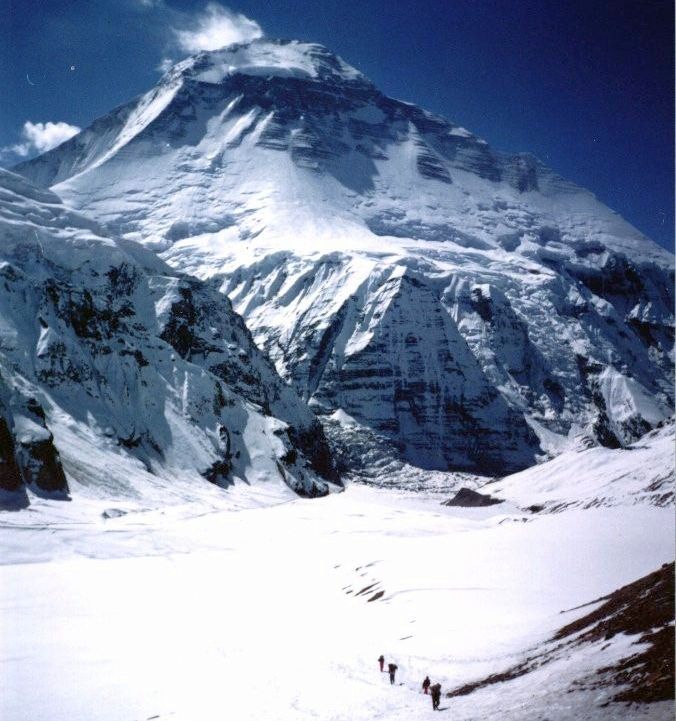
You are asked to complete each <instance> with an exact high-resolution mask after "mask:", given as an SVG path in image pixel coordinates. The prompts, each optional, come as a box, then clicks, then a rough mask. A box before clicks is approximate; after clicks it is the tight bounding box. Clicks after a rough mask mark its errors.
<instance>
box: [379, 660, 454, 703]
mask: <svg viewBox="0 0 676 721" xmlns="http://www.w3.org/2000/svg"><path fill="white" fill-rule="evenodd" d="M378 664H379V665H380V672H381V673H382V672H383V671H384V670H385V656H383V655H382V654H380V657H379V658H378ZM398 668H399V666H397V664H396V663H388V664H387V672H388V673H389V675H390V683H391V684H392V685H394V675H395V674H396V673H397V669H398ZM422 690H423V693H424V694H425V695H428V694H429V695H430V696H431V697H432V710H433V711H437V710H438V709H439V703H440V701H441V684H440V683H434V684H433V683H432V682H431V681H430V677H429V676H425V680H424V681H423V682H422Z"/></svg>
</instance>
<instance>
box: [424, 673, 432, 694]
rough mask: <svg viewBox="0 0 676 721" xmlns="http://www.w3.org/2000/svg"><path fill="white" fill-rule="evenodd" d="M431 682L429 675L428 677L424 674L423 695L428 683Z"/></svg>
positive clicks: (428, 685)
mask: <svg viewBox="0 0 676 721" xmlns="http://www.w3.org/2000/svg"><path fill="white" fill-rule="evenodd" d="M431 683H432V682H431V681H430V677H429V676H425V680H424V681H423V682H422V688H423V693H424V694H425V695H427V691H428V690H429V687H430V684H431Z"/></svg>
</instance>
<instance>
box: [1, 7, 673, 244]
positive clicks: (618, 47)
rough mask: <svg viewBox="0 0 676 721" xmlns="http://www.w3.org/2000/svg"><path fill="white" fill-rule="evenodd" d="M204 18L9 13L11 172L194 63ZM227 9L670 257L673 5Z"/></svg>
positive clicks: (148, 12) (5, 120)
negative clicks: (347, 67)
mask: <svg viewBox="0 0 676 721" xmlns="http://www.w3.org/2000/svg"><path fill="white" fill-rule="evenodd" d="M206 5H207V4H206V2H204V0H200V1H199V2H197V1H192V0H186V1H182V2H179V1H174V0H97V1H96V2H93V1H92V0H67V1H66V0H58V1H57V0H41V1H38V0H0V92H1V93H2V98H3V102H2V109H0V148H3V151H2V156H1V157H0V162H2V164H4V165H10V164H12V163H13V162H16V161H18V160H19V159H20V154H21V153H23V154H28V155H31V154H35V153H36V152H37V151H38V150H43V149H44V148H46V147H49V146H50V145H51V144H52V143H54V142H56V141H57V140H58V139H60V138H62V137H66V136H67V134H68V132H73V131H72V129H71V130H69V128H68V126H76V127H85V126H86V125H88V124H89V123H90V122H91V121H92V120H93V119H94V118H96V117H98V116H100V115H103V114H105V113H106V112H108V111H109V110H111V109H112V108H113V107H114V106H116V105H119V104H120V103H123V102H125V101H127V100H128V99H130V98H131V97H133V96H134V95H137V94H138V93H140V92H143V91H145V90H147V89H148V88H149V87H151V86H152V85H153V84H154V83H155V81H156V80H157V78H158V77H159V72H158V70H157V68H158V66H159V65H160V63H161V61H162V60H163V59H164V58H172V59H179V58H180V57H182V56H184V55H186V54H187V50H186V47H188V46H189V40H190V38H191V37H192V38H194V37H195V33H196V29H197V27H198V24H199V22H200V19H202V21H204V18H205V8H206ZM229 7H230V9H231V11H232V14H231V15H230V16H227V15H226V16H225V17H226V18H227V17H230V19H231V20H232V23H233V28H234V31H235V32H237V31H243V32H245V33H246V32H249V33H251V32H252V28H254V31H255V27H256V24H258V26H260V28H262V31H263V32H264V33H265V34H266V35H268V36H270V37H287V38H299V39H302V40H312V41H316V42H321V43H323V44H324V45H326V46H327V47H329V48H330V49H331V50H333V51H335V52H337V53H338V54H339V55H341V56H342V57H343V58H344V59H345V60H347V61H348V62H349V63H351V64H352V65H354V66H356V67H358V68H359V69H360V70H361V71H362V72H364V73H365V74H366V75H368V76H369V77H370V78H371V79H372V80H373V81H374V82H375V83H376V85H378V87H379V88H380V89H381V90H382V91H383V92H385V93H387V94H388V95H392V96H394V97H397V98H401V99H404V100H409V101H411V102H415V103H417V104H418V105H421V106H423V107H425V108H427V109H429V110H432V111H434V112H437V113H440V114H442V115H444V116H446V117H448V118H449V119H451V120H453V121H454V122H457V123H459V124H461V125H464V126H465V127H467V128H469V129H470V130H471V131H473V132H475V133H477V134H478V135H480V136H482V137H484V138H485V139H486V140H488V142H489V143H490V144H491V145H492V146H493V147H494V148H496V149H499V150H506V151H529V152H532V153H534V154H535V155H537V156H538V157H539V158H540V159H541V160H542V161H544V162H545V163H546V164H548V165H549V166H550V167H552V168H554V169H555V170H556V171H558V172H559V173H561V174H562V175H564V176H565V177H567V178H570V179H571V180H574V181H576V182H577V183H579V184H581V185H583V186H585V187H587V188H589V189H590V190H592V191H593V192H594V193H596V195H597V196H598V197H599V198H600V199H601V200H603V201H604V202H605V203H607V204H608V205H609V206H610V207H611V208H613V209H615V210H617V211H618V212H619V213H621V214H622V215H623V216H624V217H625V218H627V219H628V220H629V221H630V222H632V223H634V225H636V226H637V227H638V228H640V229H641V230H642V231H644V232H645V233H646V234H647V235H649V236H650V237H652V238H653V239H654V240H656V241H657V242H659V243H660V244H661V245H663V246H664V247H667V248H669V249H671V250H673V242H674V179H673V176H674V134H673V133H674V127H673V126H674V115H673V108H674V78H673V66H674V58H673V36H672V34H673V8H672V3H671V2H670V1H666V0H664V1H663V0H640V1H638V0H637V1H632V2H629V1H628V0H606V1H602V0H599V1H597V2H590V1H589V0H585V1H584V2H582V1H579V0H568V1H566V0H539V1H536V0H418V1H417V2H416V1H414V0H389V1H385V0H359V2H346V1H345V0H342V1H341V2H336V1H334V0H312V1H311V2H310V1H306V0H289V1H287V2H283V1H282V0H278V1H275V2H273V1H272V0H266V1H264V0H241V2H237V3H234V2H233V3H231V4H230V5H229ZM212 15H213V13H212ZM216 15H218V13H216ZM240 15H241V17H240ZM246 18H249V19H250V20H248V21H247V20H246ZM203 29H204V27H203ZM181 31H183V32H184V33H187V35H184V36H183V37H182V42H181V37H179V36H178V35H177V33H178V32H181ZM190 33H192V35H190ZM186 38H187V40H186ZM181 45H183V47H181ZM8 99H10V101H9V102H8Z"/></svg>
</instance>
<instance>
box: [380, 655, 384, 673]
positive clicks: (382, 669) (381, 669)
mask: <svg viewBox="0 0 676 721" xmlns="http://www.w3.org/2000/svg"><path fill="white" fill-rule="evenodd" d="M378 663H379V664H380V673H382V672H383V671H384V670H385V656H383V654H382V653H381V654H380V658H379V659H378Z"/></svg>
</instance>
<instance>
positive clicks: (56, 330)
mask: <svg viewBox="0 0 676 721" xmlns="http://www.w3.org/2000/svg"><path fill="white" fill-rule="evenodd" d="M0 283H1V290H0V489H2V490H3V491H4V492H5V495H4V496H3V502H5V503H6V502H10V501H11V500H12V499H11V498H8V496H7V492H9V494H14V496H13V498H14V502H15V503H18V504H20V505H22V504H25V503H26V502H27V500H28V495H27V494H26V489H29V490H30V491H31V492H32V493H35V494H37V495H44V494H48V495H56V496H57V497H66V496H67V494H68V492H69V484H70V486H71V488H70V490H71V491H74V492H75V490H76V488H75V487H77V493H78V494H79V495H89V496H92V495H93V496H95V497H100V498H104V497H108V498H114V499H116V500H118V501H119V500H122V499H125V498H134V499H136V500H141V501H143V499H144V498H147V497H150V496H152V495H153V494H155V502H157V501H158V500H160V501H161V502H165V503H166V502H171V501H172V500H176V499H178V500H181V499H184V498H195V497H200V495H201V496H202V497H205V496H208V495H209V493H210V491H209V489H210V488H211V489H213V491H212V494H216V493H217V489H216V488H215V486H210V484H209V483H208V482H207V481H211V482H212V483H213V484H216V485H220V486H228V485H230V484H232V483H234V482H235V481H237V480H243V481H246V482H248V483H256V482H263V481H270V482H272V485H273V486H274V485H275V483H276V484H277V485H279V486H282V487H285V486H284V483H283V482H282V481H284V482H286V485H288V486H289V488H290V489H292V490H293V491H295V492H297V493H300V494H302V495H310V496H312V495H320V494H324V493H326V492H327V490H328V486H327V484H326V482H325V480H323V479H322V476H323V478H324V479H328V480H337V477H336V474H335V471H334V469H333V464H332V462H331V460H330V456H329V451H328V446H327V443H326V439H325V437H324V435H323V432H322V428H321V425H320V424H319V422H318V421H317V419H316V417H315V416H314V415H313V413H312V412H311V411H310V410H309V408H308V407H307V405H306V404H305V403H304V402H303V401H301V400H300V398H299V397H298V396H297V395H296V394H295V393H294V391H293V390H292V389H291V388H290V387H289V386H288V385H287V384H286V383H284V382H283V381H282V380H281V378H280V377H279V376H278V375H277V373H276V371H275V370H274V368H273V366H272V364H271V363H270V362H269V360H268V359H267V358H266V357H265V356H264V355H263V354H262V353H261V352H260V351H259V350H258V348H257V347H256V346H255V345H254V343H253V341H252V339H251V335H250V333H249V331H248V330H247V329H246V326H245V325H244V323H243V321H242V319H241V318H240V317H239V316H237V315H236V314H235V313H234V312H233V311H232V309H231V306H230V303H229V302H228V301H227V299H225V298H224V297H223V296H222V295H221V294H220V293H219V292H218V290H217V289H214V288H212V287H211V286H210V285H209V284H208V283H205V282H202V281H199V280H197V279H194V278H189V277H186V276H184V275H182V274H180V273H178V272H176V271H175V270H173V269H171V268H170V267H169V266H167V265H166V264H165V263H164V262H163V261H161V260H160V259H159V258H157V257H156V255H155V254H154V253H152V252H150V251H148V250H146V249H144V248H143V247H142V246H139V245H137V244H136V243H133V242H129V241H122V240H114V239H111V238H110V237H108V236H107V235H106V234H105V233H104V231H103V230H102V229H101V228H100V227H98V225H97V224H96V223H95V222H93V221H90V220H88V219H86V218H84V217H82V216H80V215H78V214H76V213H74V212H72V211H70V210H68V209H67V208H66V207H64V205H63V204H62V203H61V201H60V200H59V198H58V197H57V196H56V195H55V194H54V193H52V192H51V191H48V190H41V189H38V188H36V187H34V186H32V185H31V184H30V183H28V182H27V181H26V179H25V178H23V177H21V176H18V175H15V174H14V173H10V172H8V171H4V170H0ZM205 479H206V480H205Z"/></svg>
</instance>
